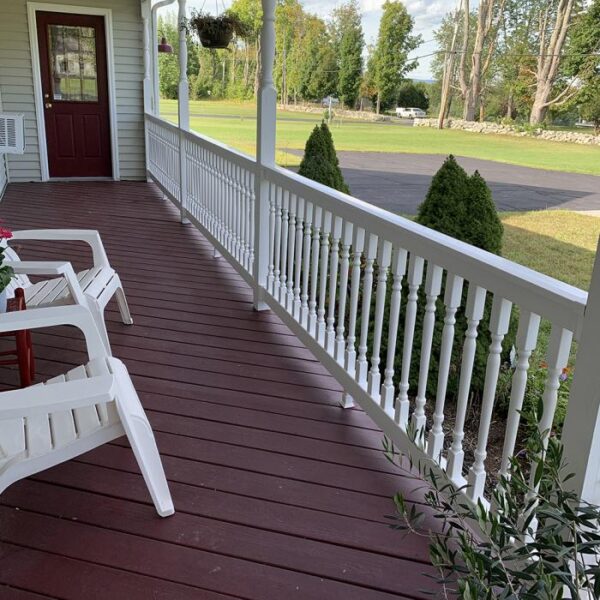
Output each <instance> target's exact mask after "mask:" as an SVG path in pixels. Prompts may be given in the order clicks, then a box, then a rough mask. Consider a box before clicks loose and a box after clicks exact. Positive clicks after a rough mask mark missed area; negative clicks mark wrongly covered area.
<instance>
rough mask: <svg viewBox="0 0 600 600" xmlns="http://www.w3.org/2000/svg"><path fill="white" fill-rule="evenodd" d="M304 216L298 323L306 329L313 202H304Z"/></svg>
mask: <svg viewBox="0 0 600 600" xmlns="http://www.w3.org/2000/svg"><path fill="white" fill-rule="evenodd" d="M305 210H306V212H305V217H304V243H303V252H302V290H301V292H300V324H301V325H302V327H304V328H305V329H308V286H309V281H310V278H309V275H310V250H311V235H312V218H313V204H312V202H306V206H305Z"/></svg>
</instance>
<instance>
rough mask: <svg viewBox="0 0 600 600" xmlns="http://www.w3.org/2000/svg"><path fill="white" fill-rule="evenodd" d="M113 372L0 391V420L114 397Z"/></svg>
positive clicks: (78, 405) (73, 407)
mask: <svg viewBox="0 0 600 600" xmlns="http://www.w3.org/2000/svg"><path fill="white" fill-rule="evenodd" d="M114 381H115V378H114V376H113V375H100V376H98V377H91V378H90V379H75V380H72V381H65V382H62V383H53V384H50V385H35V386H33V387H28V388H25V389H22V390H13V391H9V392H2V393H1V395H0V418H1V420H8V419H19V418H22V417H33V416H35V415H39V414H48V413H49V412H53V411H58V410H73V409H75V408H81V407H84V406H93V405H94V404H102V403H105V402H110V401H111V400H113V399H114V397H115V391H114Z"/></svg>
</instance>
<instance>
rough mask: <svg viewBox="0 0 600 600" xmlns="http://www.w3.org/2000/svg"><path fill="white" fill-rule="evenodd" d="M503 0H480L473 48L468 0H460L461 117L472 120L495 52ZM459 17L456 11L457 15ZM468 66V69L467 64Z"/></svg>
mask: <svg viewBox="0 0 600 600" xmlns="http://www.w3.org/2000/svg"><path fill="white" fill-rule="evenodd" d="M504 3H505V0H480V2H479V6H478V9H477V22H476V27H475V35H474V41H473V46H472V49H471V48H470V38H471V35H472V33H471V13H470V9H469V0H463V2H462V4H463V8H462V13H461V14H462V19H463V26H462V34H463V38H462V48H461V56H460V66H459V83H460V89H461V94H462V97H463V102H464V104H463V119H465V121H473V120H475V110H476V107H477V103H478V102H480V101H481V96H482V92H483V89H484V80H485V77H486V75H487V74H488V72H489V68H490V65H491V63H492V59H493V56H494V51H495V46H496V39H497V35H498V25H499V23H500V20H501V18H502V15H503V10H504ZM457 17H458V15H457ZM468 63H470V64H469V69H468V70H467V64H468Z"/></svg>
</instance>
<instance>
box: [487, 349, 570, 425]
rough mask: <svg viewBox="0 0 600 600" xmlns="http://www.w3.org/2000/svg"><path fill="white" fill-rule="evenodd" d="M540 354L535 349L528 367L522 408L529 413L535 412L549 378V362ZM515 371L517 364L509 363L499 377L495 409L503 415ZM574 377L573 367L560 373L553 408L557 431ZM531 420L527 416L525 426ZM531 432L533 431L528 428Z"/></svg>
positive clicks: (564, 411) (526, 413) (508, 401)
mask: <svg viewBox="0 0 600 600" xmlns="http://www.w3.org/2000/svg"><path fill="white" fill-rule="evenodd" d="M541 356H542V354H541V352H540V351H536V352H534V354H533V355H532V357H531V359H530V366H529V370H528V371H527V387H526V390H525V398H524V400H523V408H522V412H523V413H524V414H525V415H526V416H528V417H531V416H532V415H534V414H535V411H536V410H537V407H538V406H539V405H540V402H542V398H543V395H544V389H545V386H546V380H547V378H548V365H547V363H546V361H545V360H543V359H542V358H541ZM514 373H515V365H514V364H510V365H506V366H505V368H504V369H502V370H501V372H500V377H499V379H498V387H497V388H496V404H495V406H494V410H495V412H496V413H497V414H498V415H499V416H501V417H503V418H504V417H506V415H507V414H508V408H509V404H510V393H511V390H512V378H513V375H514ZM572 381H573V371H572V369H571V367H565V368H564V369H563V370H562V373H561V374H560V377H559V387H558V392H557V393H558V399H557V403H556V411H555V412H554V421H553V431H554V433H555V434H557V435H558V434H560V433H561V432H562V428H563V425H564V423H565V418H566V416H567V406H568V403H569V394H570V390H571V382H572ZM530 421H531V419H530V418H529V419H525V422H526V426H528V425H529V424H530ZM529 433H530V434H531V431H529Z"/></svg>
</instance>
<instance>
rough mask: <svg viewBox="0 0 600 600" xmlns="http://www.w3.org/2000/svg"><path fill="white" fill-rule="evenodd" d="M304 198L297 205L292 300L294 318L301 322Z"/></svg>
mask: <svg viewBox="0 0 600 600" xmlns="http://www.w3.org/2000/svg"><path fill="white" fill-rule="evenodd" d="M304 210H305V209H304V198H297V205H296V214H297V217H296V249H295V258H294V262H295V263H296V270H295V272H294V274H295V282H294V297H293V299H292V316H293V317H294V319H296V321H300V308H301V306H302V302H301V300H300V292H301V291H302V251H303V248H302V242H303V240H304Z"/></svg>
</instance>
